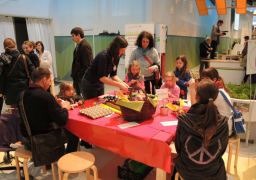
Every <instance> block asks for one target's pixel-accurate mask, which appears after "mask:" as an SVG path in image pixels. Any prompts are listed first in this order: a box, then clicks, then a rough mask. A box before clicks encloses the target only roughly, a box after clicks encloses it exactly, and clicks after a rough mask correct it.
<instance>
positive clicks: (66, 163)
mask: <svg viewBox="0 0 256 180" xmlns="http://www.w3.org/2000/svg"><path fill="white" fill-rule="evenodd" d="M94 162H95V157H94V156H93V155H92V154H90V153H88V152H84V151H77V152H72V153H68V154H66V155H64V156H62V157H61V158H60V159H59V161H58V169H59V179H60V180H62V179H63V173H62V172H65V174H64V180H68V175H69V174H70V173H79V172H83V171H86V177H87V180H90V169H92V170H93V173H94V180H98V170H97V167H96V166H95V165H94Z"/></svg>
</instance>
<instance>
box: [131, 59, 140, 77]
mask: <svg viewBox="0 0 256 180" xmlns="http://www.w3.org/2000/svg"><path fill="white" fill-rule="evenodd" d="M132 66H136V67H139V68H140V63H139V62H138V61H136V60H133V61H132V62H131V63H130V64H129V67H128V73H129V74H132V71H131V68H132ZM140 75H141V70H139V73H138V77H140Z"/></svg>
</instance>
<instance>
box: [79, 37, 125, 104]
mask: <svg viewBox="0 0 256 180" xmlns="http://www.w3.org/2000/svg"><path fill="white" fill-rule="evenodd" d="M127 46H128V43H127V41H126V39H125V38H123V37H122V36H118V37H116V38H115V39H114V40H113V41H112V42H111V43H110V45H109V48H107V49H105V50H103V51H101V52H100V53H99V54H97V56H96V57H95V58H94V60H93V61H92V64H91V65H90V67H89V68H88V69H87V70H86V71H85V75H84V77H83V79H82V94H83V98H84V99H85V100H87V99H92V98H95V97H98V96H100V95H103V94H104V84H108V85H110V86H116V87H119V88H120V89H121V90H123V91H124V92H126V91H127V90H128V87H129V86H128V85H127V84H126V83H124V82H123V81H122V80H121V79H119V78H118V76H117V67H118V64H119V60H120V57H121V56H122V55H123V54H124V52H125V49H126V47H127ZM108 76H110V78H108Z"/></svg>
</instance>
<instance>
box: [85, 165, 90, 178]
mask: <svg viewBox="0 0 256 180" xmlns="http://www.w3.org/2000/svg"><path fill="white" fill-rule="evenodd" d="M85 171H86V179H87V180H90V178H91V176H90V169H89V168H88V169H86V170H85Z"/></svg>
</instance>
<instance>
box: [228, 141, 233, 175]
mask: <svg viewBox="0 0 256 180" xmlns="http://www.w3.org/2000/svg"><path fill="white" fill-rule="evenodd" d="M232 153H233V144H232V143H230V144H229V152H228V165H227V173H228V174H230V165H231V159H232Z"/></svg>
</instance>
